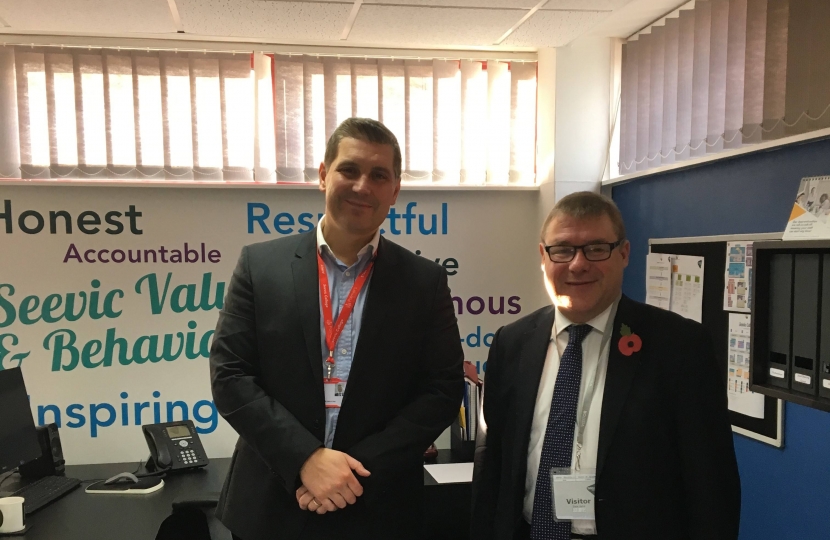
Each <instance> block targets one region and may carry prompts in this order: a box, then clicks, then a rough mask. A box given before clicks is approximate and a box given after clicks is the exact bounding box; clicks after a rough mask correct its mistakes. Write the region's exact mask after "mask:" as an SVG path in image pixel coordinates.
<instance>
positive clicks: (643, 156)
mask: <svg viewBox="0 0 830 540" xmlns="http://www.w3.org/2000/svg"><path fill="white" fill-rule="evenodd" d="M651 39H652V36H651V34H646V35H643V36H641V37H640V40H639V41H638V42H637V154H636V156H637V166H636V170H638V171H642V170H645V169H648V157H649V156H648V150H649V142H650V139H649V133H648V132H649V129H650V128H651V121H650V115H651V103H650V98H651Z"/></svg>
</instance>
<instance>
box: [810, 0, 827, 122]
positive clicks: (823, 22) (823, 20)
mask: <svg viewBox="0 0 830 540" xmlns="http://www.w3.org/2000/svg"><path fill="white" fill-rule="evenodd" d="M810 5H811V9H812V16H811V18H810V19H811V27H810V30H809V36H810V39H811V40H812V42H813V44H814V45H813V46H814V47H815V49H816V50H819V51H830V32H827V21H830V2H827V0H812V1H811V4H810ZM810 60H811V62H810V82H809V88H810V99H809V103H808V106H807V110H808V114H809V115H810V116H811V117H812V118H818V120H812V119H809V120H808V121H807V131H814V130H817V129H824V128H827V127H830V62H829V61H828V59H827V57H826V56H825V55H810Z"/></svg>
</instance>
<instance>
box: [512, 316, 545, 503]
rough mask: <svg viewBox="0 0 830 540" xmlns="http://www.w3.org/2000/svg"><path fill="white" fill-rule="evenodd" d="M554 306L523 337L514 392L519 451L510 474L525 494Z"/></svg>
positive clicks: (515, 455)
mask: <svg viewBox="0 0 830 540" xmlns="http://www.w3.org/2000/svg"><path fill="white" fill-rule="evenodd" d="M553 316H554V309H553V306H551V307H549V308H547V309H546V310H545V311H543V312H542V313H541V314H540V315H539V317H538V318H537V319H536V326H535V327H533V328H531V329H529V330H528V331H527V333H526V334H525V340H526V341H525V345H524V347H522V352H521V357H520V362H519V373H518V379H517V381H516V388H517V389H519V391H518V393H517V395H516V396H515V399H516V416H515V420H516V422H517V424H516V439H515V440H516V441H517V443H518V449H519V450H518V451H517V452H516V453H515V454H514V462H513V472H514V476H515V475H517V474H518V477H517V478H516V479H517V485H520V487H521V489H522V490H524V478H525V473H526V469H527V448H528V444H529V441H530V429H531V427H532V426H533V411H534V409H535V408H536V395H537V394H538V392H539V384H540V381H541V379H542V370H543V369H544V367H545V358H546V357H547V354H548V346H549V345H550V332H551V329H552V328H553ZM519 480H520V481H519Z"/></svg>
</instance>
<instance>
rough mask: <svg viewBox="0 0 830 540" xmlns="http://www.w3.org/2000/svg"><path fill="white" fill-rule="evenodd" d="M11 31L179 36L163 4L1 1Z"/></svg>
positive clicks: (142, 0)
mask: <svg viewBox="0 0 830 540" xmlns="http://www.w3.org/2000/svg"><path fill="white" fill-rule="evenodd" d="M0 13H2V15H3V18H4V19H5V20H6V22H8V23H9V25H10V26H11V28H10V29H9V30H27V31H54V32H78V33H81V32H89V33H104V32H106V33H137V32H140V33H163V32H171V33H175V32H176V26H175V25H174V24H173V18H172V17H171V16H170V9H169V8H168V6H167V2H166V1H164V0H73V1H72V2H69V1H67V0H26V1H25V2H22V1H20V0H0Z"/></svg>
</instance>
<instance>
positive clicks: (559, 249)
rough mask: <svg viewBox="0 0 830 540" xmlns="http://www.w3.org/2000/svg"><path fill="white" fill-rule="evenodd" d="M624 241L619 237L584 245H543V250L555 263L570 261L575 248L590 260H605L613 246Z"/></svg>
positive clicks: (575, 250)
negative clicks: (611, 240) (615, 239)
mask: <svg viewBox="0 0 830 540" xmlns="http://www.w3.org/2000/svg"><path fill="white" fill-rule="evenodd" d="M624 241H625V238H620V239H619V240H617V241H616V242H610V243H602V244H586V245H584V246H545V251H547V253H548V257H550V260H551V261H553V262H555V263H566V262H571V261H572V260H574V257H576V252H577V250H580V249H581V250H582V254H583V255H585V258H586V259H588V260H589V261H592V262H598V261H606V260H608V259H609V258H611V252H612V251H614V248H616V247H617V246H619V245H620V244H622V243H623V242H624Z"/></svg>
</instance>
